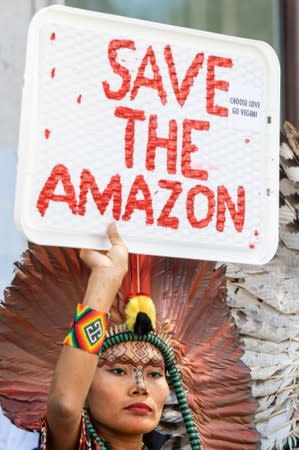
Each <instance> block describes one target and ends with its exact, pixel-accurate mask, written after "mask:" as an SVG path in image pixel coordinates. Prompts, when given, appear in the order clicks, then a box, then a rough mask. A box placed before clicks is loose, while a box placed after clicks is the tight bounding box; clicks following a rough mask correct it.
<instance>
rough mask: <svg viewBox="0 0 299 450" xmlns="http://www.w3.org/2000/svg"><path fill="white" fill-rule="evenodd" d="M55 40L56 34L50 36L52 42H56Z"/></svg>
mask: <svg viewBox="0 0 299 450" xmlns="http://www.w3.org/2000/svg"><path fill="white" fill-rule="evenodd" d="M55 39H56V34H55V33H52V34H51V36H50V40H51V41H55Z"/></svg>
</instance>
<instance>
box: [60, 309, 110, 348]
mask: <svg viewBox="0 0 299 450" xmlns="http://www.w3.org/2000/svg"><path fill="white" fill-rule="evenodd" d="M108 318H109V314H108V313H106V312H100V311H96V310H94V309H92V308H90V307H89V306H84V305H82V304H81V303H79V304H78V305H77V308H76V314H75V318H74V320H73V322H72V323H71V325H70V330H69V332H68V334H67V335H66V337H65V339H64V341H63V343H64V345H69V346H70V347H74V348H80V349H81V350H84V351H86V352H89V353H92V354H94V355H99V353H100V350H101V348H102V345H103V342H104V339H105V337H106V329H107V323H108Z"/></svg>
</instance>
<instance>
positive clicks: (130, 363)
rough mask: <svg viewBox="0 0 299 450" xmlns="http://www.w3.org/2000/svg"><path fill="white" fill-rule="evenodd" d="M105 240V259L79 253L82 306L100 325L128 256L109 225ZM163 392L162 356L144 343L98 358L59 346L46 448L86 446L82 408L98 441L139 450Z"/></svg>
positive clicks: (163, 398) (63, 449)
mask: <svg viewBox="0 0 299 450" xmlns="http://www.w3.org/2000/svg"><path fill="white" fill-rule="evenodd" d="M108 236H109V239H110V242H111V245H112V247H111V249H110V250H109V252H108V253H107V254H106V255H105V254H103V253H100V252H98V251H93V250H82V251H81V254H80V255H81V258H82V259H83V260H84V262H85V263H86V264H87V265H88V266H89V268H90V269H91V274H90V277H89V281H88V286H87V290H86V294H85V297H84V301H83V305H84V306H85V307H90V308H92V310H95V311H101V312H102V313H104V314H103V315H104V316H105V320H104V321H103V323H105V324H106V316H107V314H108V313H109V310H110V308H111V305H112V303H113V300H114V298H115V296H116V294H117V292H118V290H119V288H120V286H121V283H122V280H123V277H124V275H125V274H126V272H127V266H128V252H127V249H126V247H125V245H124V243H123V241H122V239H121V238H120V236H119V234H118V233H117V230H116V227H115V225H114V224H112V225H110V226H109V228H108ZM103 328H104V327H103ZM102 334H103V335H104V334H105V330H104V329H103V330H102ZM100 338H101V337H99V336H98V337H97V339H100ZM66 374H67V377H66ZM168 393H169V388H168V384H167V381H166V378H165V363H164V359H163V356H162V354H161V352H160V351H159V350H158V349H157V348H155V347H154V346H153V345H151V344H149V343H147V344H145V345H144V343H142V342H138V341H137V342H127V343H122V344H118V345H116V346H115V347H111V348H109V349H108V350H106V352H104V353H103V355H102V356H100V358H98V356H97V354H96V353H92V352H89V351H82V348H74V347H73V346H71V345H65V346H64V347H63V349H62V352H61V355H60V358H59V360H58V363H57V366H56V370H55V373H54V377H53V381H52V385H51V388H50V393H49V399H48V411H47V424H48V440H47V447H46V448H47V449H48V450H52V449H53V450H73V449H74V448H80V449H81V448H86V445H85V444H86V442H84V440H86V438H85V439H84V433H86V430H84V429H82V428H83V427H84V425H83V423H82V421H81V418H82V409H83V406H84V405H85V404H86V406H87V409H88V412H89V415H90V419H89V420H90V421H92V423H93V425H94V428H95V430H96V432H97V434H98V436H99V437H100V439H101V440H103V441H104V442H106V443H109V445H110V447H111V448H113V449H115V450H129V449H130V450H140V449H141V448H143V444H142V440H143V434H144V433H148V432H150V431H152V430H153V429H154V428H155V427H156V426H157V424H158V423H159V421H160V417H161V413H162V409H163V406H164V403H165V401H166V399H167V396H168ZM80 436H81V439H80ZM98 443H99V445H101V443H100V441H99V440H98ZM110 447H109V448H110Z"/></svg>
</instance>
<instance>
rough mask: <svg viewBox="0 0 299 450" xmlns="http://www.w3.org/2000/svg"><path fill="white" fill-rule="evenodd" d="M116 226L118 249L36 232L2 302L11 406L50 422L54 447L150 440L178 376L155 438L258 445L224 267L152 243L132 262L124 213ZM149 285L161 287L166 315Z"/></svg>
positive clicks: (38, 425)
mask: <svg viewBox="0 0 299 450" xmlns="http://www.w3.org/2000/svg"><path fill="white" fill-rule="evenodd" d="M108 235H109V238H110V241H111V249H110V250H109V251H108V252H107V253H106V254H102V253H100V252H98V251H92V250H84V251H82V252H81V258H79V256H78V252H77V251H76V250H75V249H69V248H62V247H44V246H38V245H35V244H29V250H28V251H27V252H26V253H25V254H24V257H23V262H22V263H17V272H16V275H15V278H14V280H13V281H12V284H11V286H10V287H9V288H7V290H6V292H5V302H4V303H2V305H1V314H0V369H1V370H0V403H1V406H2V408H3V411H4V412H5V414H6V415H7V416H8V417H9V418H10V420H11V421H12V422H13V423H14V424H16V425H17V426H18V427H20V428H23V429H26V430H38V431H40V430H41V439H40V443H39V448H40V449H43V450H44V449H47V450H53V449H55V450H59V449H63V450H68V449H72V450H79V449H80V450H99V449H101V450H104V449H108V448H110V449H111V448H112V449H116V450H121V449H126V450H130V449H132V450H135V449H138V450H139V449H140V448H143V444H142V436H143V434H145V435H144V441H145V439H146V438H147V437H148V434H147V433H148V432H149V431H151V430H153V429H154V428H155V427H156V425H157V423H158V422H159V419H160V416H161V410H162V408H163V405H164V403H165V400H166V398H167V395H168V391H169V388H168V386H169V387H170V389H171V391H172V392H173V393H174V394H175V396H173V395H171V396H170V397H169V399H168V400H167V402H166V405H165V407H164V409H163V413H162V417H161V421H160V423H159V426H158V427H157V428H156V430H155V432H154V433H152V434H154V436H155V443H154V446H152V445H147V444H148V441H146V445H147V446H148V448H149V449H150V450H156V449H159V448H161V445H160V444H159V446H156V440H157V439H156V438H157V434H156V433H157V431H158V432H159V433H162V434H163V439H164V441H165V440H166V443H165V444H164V445H163V449H167V450H168V449H171V448H178V449H184V450H185V449H190V448H191V449H192V450H198V449H200V448H202V449H204V450H241V449H242V450H256V449H257V448H258V444H257V443H258V441H259V435H258V434H257V433H256V430H255V427H254V424H253V423H252V421H251V419H252V414H253V413H254V411H255V410H256V404H255V402H254V401H253V400H252V397H251V395H250V390H249V382H250V375H249V371H248V369H247V368H246V367H245V366H244V364H243V363H242V362H241V361H240V357H241V355H242V350H241V347H240V343H239V337H238V331H237V329H236V328H235V327H233V326H232V323H231V319H230V317H229V314H228V308H227V306H226V305H225V302H224V298H225V279H224V269H223V268H219V269H217V270H215V268H214V263H211V262H198V261H194V260H184V259H179V258H167V257H150V256H142V255H139V256H138V255H130V256H129V264H128V255H127V250H126V248H125V246H124V244H123V242H122V240H121V238H120V236H119V235H118V233H117V230H116V229H115V226H114V225H112V226H110V227H109V229H108ZM83 261H84V262H83ZM127 265H128V266H129V270H128V273H127V274H126V271H127ZM125 274H126V275H125ZM120 286H121V287H120ZM119 288H120V289H119ZM140 292H146V293H147V294H150V295H151V296H152V298H153V300H154V302H155V307H156V310H157V318H155V314H154V313H155V311H154V308H153V304H152V302H151V301H150V299H149V297H147V296H146V295H136V294H138V293H140ZM132 296H133V298H131V297H132ZM128 298H131V300H130V301H129V303H128V304H127V299H128ZM82 299H83V303H81V302H82ZM76 304H78V305H77V307H76V306H75V305H76ZM109 310H110V312H111V316H110V317H109V320H108V311H109ZM75 311H76V312H75ZM74 312H75V318H74V320H73V322H72V324H71V326H70V328H69V330H68V329H67V326H66V325H67V323H69V322H70V321H71V319H72V317H74ZM125 318H126V320H125ZM124 322H126V323H124ZM155 322H157V323H156V324H155ZM106 328H107V329H106ZM63 342H64V344H65V345H62V343H63ZM61 349H62V350H61ZM59 355H60V356H59ZM57 361H58V362H57ZM165 374H166V376H167V381H168V386H167V383H166V379H165ZM185 392H186V394H185ZM46 403H47V404H48V406H47V407H46ZM189 407H190V408H189ZM45 416H46V420H44V418H45ZM199 431H200V437H201V440H202V445H201V443H200V440H199ZM158 437H159V439H160V437H161V434H159V435H158Z"/></svg>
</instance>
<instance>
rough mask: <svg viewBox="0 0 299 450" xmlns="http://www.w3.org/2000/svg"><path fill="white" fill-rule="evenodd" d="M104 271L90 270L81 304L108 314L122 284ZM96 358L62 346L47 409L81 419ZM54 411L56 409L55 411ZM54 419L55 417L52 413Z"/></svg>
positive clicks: (120, 278) (85, 352)
mask: <svg viewBox="0 0 299 450" xmlns="http://www.w3.org/2000/svg"><path fill="white" fill-rule="evenodd" d="M103 272H105V271H102V272H101V271H100V270H97V269H95V270H93V271H92V272H91V275H90V277H89V281H88V285H87V289H86V293H85V296H84V300H83V304H84V305H85V306H89V307H91V308H92V309H94V310H96V311H100V312H104V313H108V312H109V310H110V307H111V304H112V302H113V300H114V297H115V295H116V293H117V291H118V289H119V286H120V284H121V280H122V277H121V276H119V277H118V276H113V277H111V276H107V274H105V273H103ZM97 362H98V356H97V355H94V354H92V353H89V352H87V351H83V350H82V349H78V348H73V347H69V346H64V347H63V349H62V351H61V354H60V357H59V360H58V363H57V365H56V368H55V372H54V376H53V380H52V385H51V389H50V393H49V409H51V408H50V407H51V406H52V407H53V405H57V404H59V405H60V407H61V409H62V410H63V411H65V412H66V413H67V412H68V411H70V412H71V413H72V415H74V416H78V415H79V416H80V414H81V409H82V407H83V405H84V402H85V398H86V396H87V393H88V390H89V387H90V384H91V381H92V379H93V376H94V373H95V370H96V366H97ZM55 409H56V408H55ZM48 414H50V410H49V412H48ZM55 415H56V413H55Z"/></svg>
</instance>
